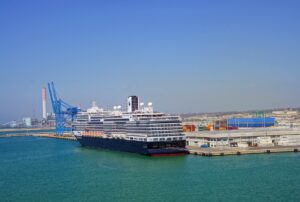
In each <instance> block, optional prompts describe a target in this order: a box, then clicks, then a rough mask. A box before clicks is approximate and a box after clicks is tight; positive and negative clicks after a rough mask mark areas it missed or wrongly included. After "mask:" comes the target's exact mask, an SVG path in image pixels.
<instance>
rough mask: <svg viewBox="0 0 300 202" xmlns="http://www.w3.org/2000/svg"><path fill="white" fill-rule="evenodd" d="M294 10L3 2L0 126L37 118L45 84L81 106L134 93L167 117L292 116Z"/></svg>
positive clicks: (299, 61)
mask: <svg viewBox="0 0 300 202" xmlns="http://www.w3.org/2000/svg"><path fill="white" fill-rule="evenodd" d="M299 10H300V2H299V1H296V0H288V1H276V0H274V1H271V0H264V1H251V2H250V1H248V2H246V1H233V0H231V1H194V0H191V1H147V2H146V1H88V2H84V1H5V2H4V1H2V2H0V15H1V17H0V25H1V31H0V44H1V46H0V67H1V80H0V94H1V101H0V104H1V105H0V112H1V113H0V122H1V121H9V120H13V119H21V118H22V117H27V116H31V117H33V116H35V117H37V118H40V117H41V111H42V110H41V89H42V87H46V85H47V82H50V81H54V83H55V85H56V89H57V91H58V93H59V95H60V97H61V98H62V99H63V100H64V101H66V102H67V103H69V104H72V105H74V106H78V105H80V106H81V107H82V108H87V107H89V106H91V102H92V101H97V104H98V105H99V106H101V107H104V108H107V107H112V106H113V105H119V104H121V105H123V106H124V104H125V103H126V98H127V96H128V95H132V94H134V95H138V96H139V97H140V99H141V100H142V101H143V102H148V101H151V102H153V104H154V108H155V109H157V110H160V111H164V112H167V113H201V112H222V111H224V112H225V111H245V110H256V109H272V108H287V107H294V108H298V107H300V104H299V103H300V90H299V86H300V80H299V75H300V12H299ZM47 93H48V92H47ZM50 111H51V106H50V101H49V99H48V112H50Z"/></svg>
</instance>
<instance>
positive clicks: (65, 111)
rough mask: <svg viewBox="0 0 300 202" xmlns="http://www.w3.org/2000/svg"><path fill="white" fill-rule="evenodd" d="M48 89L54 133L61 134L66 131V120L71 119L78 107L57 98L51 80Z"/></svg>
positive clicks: (73, 117)
mask: <svg viewBox="0 0 300 202" xmlns="http://www.w3.org/2000/svg"><path fill="white" fill-rule="evenodd" d="M48 90H49V94H50V99H51V104H52V109H53V112H54V114H55V127H56V135H63V134H64V132H65V131H66V128H65V125H66V120H71V121H73V120H74V119H75V117H76V114H77V113H78V112H79V110H80V109H79V108H77V107H73V106H71V105H69V104H67V103H66V102H64V101H63V100H61V99H60V98H58V96H57V94H56V91H55V87H54V83H53V82H51V84H50V83H48Z"/></svg>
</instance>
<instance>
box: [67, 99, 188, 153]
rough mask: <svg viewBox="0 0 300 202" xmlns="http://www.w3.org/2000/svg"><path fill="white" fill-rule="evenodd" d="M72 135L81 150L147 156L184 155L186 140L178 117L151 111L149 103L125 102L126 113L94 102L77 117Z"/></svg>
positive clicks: (133, 100)
mask: <svg viewBox="0 0 300 202" xmlns="http://www.w3.org/2000/svg"><path fill="white" fill-rule="evenodd" d="M72 127H73V134H74V135H75V137H76V139H77V140H78V141H79V143H80V144H81V145H82V146H84V147H91V148H102V149H109V150H116V151H123V152H131V153H138V154H143V155H149V156H165V155H184V154H187V150H186V149H185V145H186V140H185V135H184V134H183V131H182V124H181V119H180V117H179V116H174V115H167V114H164V113H161V112H155V111H154V110H153V106H152V103H148V104H147V105H144V103H139V98H138V97H137V96H129V97H128V99H127V111H123V110H122V108H121V106H114V107H113V110H104V109H102V108H99V107H98V106H97V105H96V103H93V106H92V107H91V108H90V109H88V110H86V111H81V112H79V113H78V114H77V118H76V119H75V121H74V122H73V125H72Z"/></svg>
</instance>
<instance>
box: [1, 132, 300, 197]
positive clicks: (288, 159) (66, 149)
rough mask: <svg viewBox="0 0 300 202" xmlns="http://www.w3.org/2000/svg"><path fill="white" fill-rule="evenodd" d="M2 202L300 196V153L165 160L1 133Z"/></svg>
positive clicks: (62, 141) (72, 143)
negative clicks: (3, 136)
mask: <svg viewBox="0 0 300 202" xmlns="http://www.w3.org/2000/svg"><path fill="white" fill-rule="evenodd" d="M0 201H1V202H2V201H20V202H21V201H22V202H24V201H59V202H61V201H64V202H65V201H66V202H68V201H101V202H102V201H104V202H105V201H162V202H163V201H186V202H188V201H209V202H216V201H231V202H232V201H241V202H247V201H249V202H250V201H284V202H287V201H298V202H299V201H300V153H284V154H270V155H267V154H260V155H241V156H227V157H214V158H207V157H199V156H193V155H189V156H183V157H159V158H153V157H152V158H151V157H146V156H141V155H135V154H127V153H119V152H111V151H103V150H92V149H85V148H81V147H80V145H79V144H78V143H77V142H75V141H67V140H59V139H47V138H37V137H12V138H0Z"/></svg>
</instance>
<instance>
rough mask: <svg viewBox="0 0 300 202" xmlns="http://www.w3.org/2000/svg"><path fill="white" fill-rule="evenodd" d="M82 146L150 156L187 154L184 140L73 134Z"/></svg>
mask: <svg viewBox="0 0 300 202" xmlns="http://www.w3.org/2000/svg"><path fill="white" fill-rule="evenodd" d="M75 137H76V139H77V140H78V141H79V143H80V144H81V145H82V146H84V147H92V148H101V149H109V150H115V151H122V152H131V153H137V154H143V155H150V156H159V155H180V154H187V153H188V152H187V150H186V149H185V140H178V141H172V142H141V141H129V140H122V139H109V138H102V137H93V136H75Z"/></svg>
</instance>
